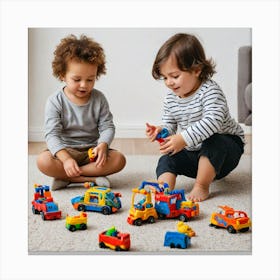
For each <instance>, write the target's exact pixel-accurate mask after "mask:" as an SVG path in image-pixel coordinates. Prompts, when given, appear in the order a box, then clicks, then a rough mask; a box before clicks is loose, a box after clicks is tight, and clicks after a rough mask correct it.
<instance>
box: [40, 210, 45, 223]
mask: <svg viewBox="0 0 280 280" xmlns="http://www.w3.org/2000/svg"><path fill="white" fill-rule="evenodd" d="M40 215H41V218H42V220H43V221H45V220H46V218H45V214H44V212H41V213H40Z"/></svg>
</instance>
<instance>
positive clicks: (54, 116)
mask: <svg viewBox="0 0 280 280" xmlns="http://www.w3.org/2000/svg"><path fill="white" fill-rule="evenodd" d="M114 135H115V125H114V123H113V115H112V113H111V112H110V109H109V104H108V102H107V99H106V98H105V96H104V94H103V93H102V92H100V91H98V90H96V89H93V90H92V93H91V96H90V99H89V101H88V102H87V103H86V104H84V105H76V104H74V103H72V102H71V101H70V100H69V99H68V98H67V97H66V95H65V94H64V92H63V89H60V90H58V91H57V92H56V93H54V94H53V95H51V96H50V97H49V98H48V100H47V103H46V107H45V139H46V142H47V146H48V149H49V150H50V152H51V153H52V154H53V155H55V154H56V153H57V152H58V151H60V150H62V149H64V148H66V147H72V148H83V147H85V148H87V147H88V148H89V147H92V146H96V145H98V144H99V143H101V142H105V143H107V144H108V146H110V144H111V142H112V140H113V138H114Z"/></svg>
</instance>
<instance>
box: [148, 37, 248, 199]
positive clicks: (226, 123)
mask: <svg viewBox="0 0 280 280" xmlns="http://www.w3.org/2000/svg"><path fill="white" fill-rule="evenodd" d="M214 73H215V65H214V63H213V61H212V60H211V59H206V57H205V53H204V49H203V47H202V45H201V43H200V42H199V40H198V39H197V38H196V37H195V36H193V35H191V34H183V33H179V34H175V35H174V36H172V37H171V38H170V39H169V40H167V41H166V42H165V43H164V44H163V46H162V47H161V48H160V49H159V51H158V53H157V56H156V59H155V61H154V65H153V69H152V75H153V77H154V78H155V79H157V80H159V79H163V80H164V82H165V85H166V86H167V87H168V88H169V89H170V91H169V92H168V93H167V96H166V97H165V100H164V109H163V117H162V120H163V124H162V125H161V126H154V125H150V124H148V123H147V127H146V135H147V137H148V138H149V139H150V140H151V141H155V139H156V136H157V134H158V133H159V132H161V131H162V129H163V128H166V129H167V130H168V132H169V135H170V136H168V137H167V138H166V139H165V141H164V142H163V143H161V144H160V152H161V153H162V154H164V155H163V156H162V157H161V158H160V159H159V162H158V166H157V169H156V173H157V177H158V180H159V181H163V182H166V183H168V184H169V186H170V188H171V189H173V188H174V187H175V183H176V177H177V175H185V176H187V177H191V178H195V183H194V186H193V189H192V190H191V192H190V193H189V195H188V199H190V200H193V201H203V200H206V199H207V198H208V196H209V193H210V191H209V188H210V184H211V182H212V181H213V180H214V179H221V178H223V177H225V176H226V175H228V174H229V173H230V172H231V171H232V170H233V169H234V168H235V167H236V166H237V165H238V163H239V160H240V157H241V155H242V154H243V152H244V143H245V141H244V132H243V130H242V128H241V126H240V125H239V124H238V123H237V122H236V121H235V120H234V119H233V118H232V117H231V115H230V113H229V108H228V105H227V101H226V97H225V95H224V93H223V91H222V89H221V88H220V86H219V85H218V84H217V83H216V82H215V81H214V80H212V79H211V77H212V76H213V74H214ZM177 130H178V131H177Z"/></svg>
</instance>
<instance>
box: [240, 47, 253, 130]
mask: <svg viewBox="0 0 280 280" xmlns="http://www.w3.org/2000/svg"><path fill="white" fill-rule="evenodd" d="M237 79H238V81H237V84H238V88H237V91H238V121H239V122H240V123H244V124H245V125H252V47H251V46H242V47H240V48H239V50H238V78H237Z"/></svg>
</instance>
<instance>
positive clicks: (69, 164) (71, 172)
mask: <svg viewBox="0 0 280 280" xmlns="http://www.w3.org/2000/svg"><path fill="white" fill-rule="evenodd" d="M63 168H64V170H65V172H66V175H67V176H68V177H78V176H80V175H81V170H80V167H79V165H78V164H77V162H76V161H75V160H74V159H73V158H71V157H69V158H67V159H66V160H65V161H63Z"/></svg>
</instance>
